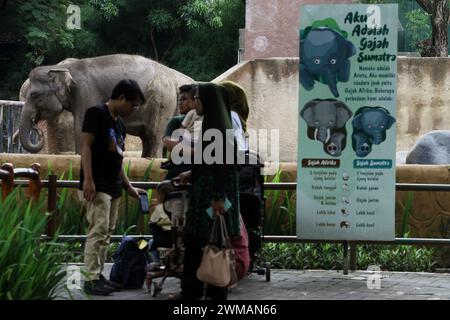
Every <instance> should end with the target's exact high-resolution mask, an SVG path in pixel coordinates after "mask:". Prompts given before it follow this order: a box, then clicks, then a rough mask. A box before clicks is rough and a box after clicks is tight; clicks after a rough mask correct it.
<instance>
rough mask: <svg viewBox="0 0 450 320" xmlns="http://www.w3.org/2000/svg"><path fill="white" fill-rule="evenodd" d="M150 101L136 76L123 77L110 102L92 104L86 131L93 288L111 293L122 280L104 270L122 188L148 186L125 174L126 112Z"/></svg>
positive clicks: (83, 185) (83, 184) (84, 181)
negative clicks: (136, 183)
mask: <svg viewBox="0 0 450 320" xmlns="http://www.w3.org/2000/svg"><path fill="white" fill-rule="evenodd" d="M144 102H145V98H144V95H143V94H142V91H141V89H140V88H139V85H138V84H137V83H136V81H134V80H122V81H120V82H119V83H118V84H117V85H116V86H115V87H114V89H113V92H112V95H111V99H110V100H109V101H108V102H106V103H105V104H101V105H97V106H94V107H91V108H89V109H88V110H87V111H86V113H85V116H84V122H83V129H82V133H81V170H80V186H79V189H80V190H82V194H83V198H84V200H85V204H86V209H87V212H86V217H87V220H88V223H89V229H88V234H87V238H86V244H85V251H84V263H85V267H86V273H87V277H88V279H87V281H86V282H85V285H84V289H85V291H86V292H87V293H89V294H94V295H107V294H110V293H111V292H112V291H114V290H115V289H119V287H120V286H119V285H118V284H116V283H114V282H112V281H109V280H106V279H105V277H104V276H103V275H102V272H103V267H104V263H105V260H106V254H107V251H108V246H109V242H110V236H111V234H112V232H113V231H114V229H115V226H116V221H117V213H118V206H119V200H120V195H121V191H122V188H125V189H126V190H127V192H128V193H129V194H130V195H131V196H133V197H135V198H138V197H139V193H141V192H144V193H145V192H146V191H145V190H142V189H137V188H134V187H133V186H132V185H131V184H130V181H129V180H128V177H127V176H126V175H125V173H124V170H123V167H122V160H123V151H124V146H125V135H126V131H125V126H124V124H123V122H122V120H121V117H127V116H129V115H130V114H131V113H132V112H133V110H135V109H137V108H138V106H139V105H141V104H143V103H144Z"/></svg>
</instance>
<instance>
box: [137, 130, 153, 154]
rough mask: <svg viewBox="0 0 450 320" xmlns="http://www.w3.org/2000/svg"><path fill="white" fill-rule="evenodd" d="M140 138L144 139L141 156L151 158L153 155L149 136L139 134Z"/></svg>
mask: <svg viewBox="0 0 450 320" xmlns="http://www.w3.org/2000/svg"><path fill="white" fill-rule="evenodd" d="M139 138H141V141H142V154H141V157H142V158H150V156H151V143H150V139H149V137H147V136H146V135H141V136H139Z"/></svg>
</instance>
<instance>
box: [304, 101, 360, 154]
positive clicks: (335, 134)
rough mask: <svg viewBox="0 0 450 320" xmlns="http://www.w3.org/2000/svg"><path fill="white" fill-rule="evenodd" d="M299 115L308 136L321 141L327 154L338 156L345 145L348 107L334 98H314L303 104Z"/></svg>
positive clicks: (349, 112)
mask: <svg viewBox="0 0 450 320" xmlns="http://www.w3.org/2000/svg"><path fill="white" fill-rule="evenodd" d="M300 116H301V117H302V118H303V119H304V120H305V122H306V124H307V125H308V129H307V134H308V138H309V139H311V140H317V141H320V142H322V143H323V149H324V151H325V152H326V153H327V154H329V155H331V156H333V157H339V156H340V155H341V153H342V151H343V150H344V149H345V146H346V141H347V130H346V129H345V124H346V123H347V121H348V120H349V119H350V118H351V116H352V112H351V111H350V109H349V108H348V107H347V106H346V105H345V104H344V103H343V102H341V101H338V100H336V99H314V100H311V101H309V102H307V103H306V104H305V106H304V107H303V109H302V110H301V111H300Z"/></svg>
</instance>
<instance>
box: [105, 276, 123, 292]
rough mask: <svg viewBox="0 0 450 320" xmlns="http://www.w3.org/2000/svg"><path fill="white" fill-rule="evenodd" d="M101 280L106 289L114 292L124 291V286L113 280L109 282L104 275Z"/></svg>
mask: <svg viewBox="0 0 450 320" xmlns="http://www.w3.org/2000/svg"><path fill="white" fill-rule="evenodd" d="M99 280H100V281H101V282H102V283H103V284H104V286H105V287H108V288H111V289H113V291H120V290H122V289H123V285H121V284H120V283H117V282H114V281H111V280H107V279H106V278H105V277H104V276H103V275H102V274H101V275H100V279H99Z"/></svg>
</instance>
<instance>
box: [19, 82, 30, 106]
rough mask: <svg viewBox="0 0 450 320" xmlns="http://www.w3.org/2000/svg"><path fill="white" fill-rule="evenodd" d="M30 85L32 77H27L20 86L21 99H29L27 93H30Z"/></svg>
mask: <svg viewBox="0 0 450 320" xmlns="http://www.w3.org/2000/svg"><path fill="white" fill-rule="evenodd" d="M30 85H31V82H30V79H27V80H25V82H24V83H23V84H22V86H21V87H20V92H19V100H20V101H25V100H27V95H28V91H29V89H30Z"/></svg>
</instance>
